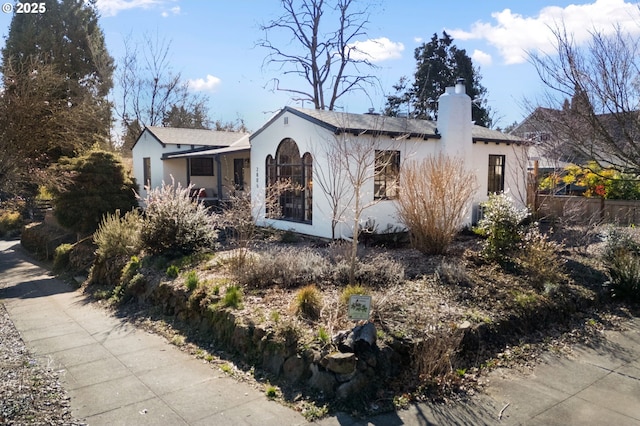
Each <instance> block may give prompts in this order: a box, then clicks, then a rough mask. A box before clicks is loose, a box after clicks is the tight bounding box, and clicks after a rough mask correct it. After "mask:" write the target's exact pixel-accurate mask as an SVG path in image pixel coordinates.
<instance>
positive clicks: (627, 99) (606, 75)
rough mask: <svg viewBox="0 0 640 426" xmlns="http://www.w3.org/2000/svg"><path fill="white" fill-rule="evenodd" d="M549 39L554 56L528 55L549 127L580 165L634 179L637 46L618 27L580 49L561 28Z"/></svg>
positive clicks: (638, 141) (637, 166) (639, 75)
mask: <svg viewBox="0 0 640 426" xmlns="http://www.w3.org/2000/svg"><path fill="white" fill-rule="evenodd" d="M553 34H554V38H555V41H556V43H557V45H556V51H555V52H554V53H553V54H549V55H536V54H530V55H529V58H530V62H531V63H532V64H533V65H534V66H535V67H536V70H537V72H538V75H539V76H540V79H541V80H542V82H543V83H544V85H545V86H546V87H547V89H548V92H547V93H546V94H545V95H546V102H547V103H549V104H550V105H551V107H552V108H553V110H552V111H550V112H549V113H548V114H547V119H548V120H549V123H550V126H552V127H553V129H554V132H555V133H556V134H557V136H558V138H560V140H562V141H563V142H564V143H565V144H566V145H567V146H568V147H570V148H571V150H572V151H573V152H575V153H576V154H577V155H578V157H579V158H580V157H581V158H582V160H583V161H589V160H593V161H596V162H597V163H598V165H600V166H602V167H604V168H607V167H608V168H614V169H617V170H619V171H621V172H624V173H631V174H639V173H640V120H638V118H639V117H638V114H639V106H640V44H639V43H640V42H639V41H638V39H637V38H635V37H634V36H633V35H631V34H629V33H625V32H624V31H623V30H622V29H621V28H620V27H615V28H614V31H613V33H611V34H605V33H604V32H602V31H596V30H594V31H592V32H591V40H590V42H589V43H588V44H587V45H585V46H579V45H578V44H577V43H576V42H575V40H574V39H573V37H572V36H571V35H570V34H568V33H567V30H566V28H564V27H559V28H555V29H554V30H553ZM567 98H569V99H571V101H570V102H569V101H567ZM559 105H563V106H562V107H561V108H559V107H558V106H559Z"/></svg>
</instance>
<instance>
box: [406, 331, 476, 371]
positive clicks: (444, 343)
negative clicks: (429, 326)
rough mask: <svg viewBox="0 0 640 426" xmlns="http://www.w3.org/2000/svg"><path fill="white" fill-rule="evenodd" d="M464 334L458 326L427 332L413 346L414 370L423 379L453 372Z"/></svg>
mask: <svg viewBox="0 0 640 426" xmlns="http://www.w3.org/2000/svg"><path fill="white" fill-rule="evenodd" d="M463 337H464V334H463V333H462V331H461V330H459V329H457V328H451V329H436V330H432V331H430V332H425V334H424V336H423V337H422V338H421V339H418V340H416V343H415V344H414V347H413V354H412V357H411V359H412V360H413V371H414V373H415V374H416V375H417V377H418V378H419V379H420V380H421V381H431V380H436V379H437V378H442V377H446V376H448V375H449V374H451V373H452V372H453V363H454V359H455V356H456V354H457V353H458V350H459V349H460V344H461V342H462V338H463Z"/></svg>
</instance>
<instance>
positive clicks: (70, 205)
mask: <svg viewBox="0 0 640 426" xmlns="http://www.w3.org/2000/svg"><path fill="white" fill-rule="evenodd" d="M53 167H54V171H55V173H57V174H59V175H66V176H68V177H69V181H68V183H66V184H65V185H64V187H62V188H59V187H52V188H49V189H50V190H51V191H52V192H53V194H54V198H53V204H54V214H55V216H56V218H57V219H58V222H60V224H61V225H62V226H64V227H66V228H68V229H71V230H73V231H75V232H79V233H81V234H84V233H89V234H90V233H92V232H94V231H95V230H96V229H97V228H98V225H99V224H100V221H101V220H102V218H103V216H104V215H106V214H108V213H113V212H115V211H116V210H120V211H123V212H126V211H129V210H131V209H133V208H135V207H137V205H138V201H137V199H136V195H135V191H136V190H137V185H136V183H135V181H134V180H133V179H132V178H131V177H130V176H129V175H128V174H127V172H126V170H125V167H124V165H123V163H122V160H121V159H120V158H119V157H118V156H117V155H116V154H114V153H111V152H106V151H101V150H92V151H90V152H88V153H87V154H85V155H82V156H80V157H75V158H66V157H64V158H61V159H60V161H59V163H57V164H56V165H54V166H53Z"/></svg>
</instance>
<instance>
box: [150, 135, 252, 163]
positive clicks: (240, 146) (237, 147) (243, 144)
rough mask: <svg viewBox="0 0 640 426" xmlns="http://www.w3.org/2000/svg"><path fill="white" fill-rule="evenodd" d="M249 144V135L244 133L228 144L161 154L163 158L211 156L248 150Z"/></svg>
mask: <svg viewBox="0 0 640 426" xmlns="http://www.w3.org/2000/svg"><path fill="white" fill-rule="evenodd" d="M250 149H251V145H250V144H249V135H248V134H245V135H244V136H242V137H241V138H240V139H238V140H237V141H235V142H234V143H232V144H231V145H229V146H224V147H215V148H206V149H202V148H200V149H192V150H189V151H180V152H168V153H166V154H163V155H162V159H163V160H169V159H174V158H195V157H211V156H214V155H219V154H230V153H234V152H243V151H247V152H248V151H249V150H250Z"/></svg>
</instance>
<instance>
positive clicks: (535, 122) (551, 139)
mask: <svg viewBox="0 0 640 426" xmlns="http://www.w3.org/2000/svg"><path fill="white" fill-rule="evenodd" d="M561 114H562V111H560V110H556V109H551V108H542V107H538V108H536V109H535V111H533V112H532V113H531V114H529V116H528V117H526V118H525V119H524V120H523V121H522V122H521V123H520V124H518V125H517V126H516V127H515V128H514V129H513V130H511V131H510V132H509V133H510V134H511V135H514V136H516V137H519V138H521V139H524V140H525V141H527V142H528V143H529V145H530V148H529V170H531V171H534V169H535V170H536V172H538V173H539V174H540V176H542V177H544V176H545V175H547V174H549V173H553V172H557V171H558V170H563V169H564V168H565V167H566V166H568V165H569V164H573V163H580V162H584V161H585V159H584V158H582V157H581V156H580V155H578V154H577V153H576V152H575V151H572V150H571V149H570V147H569V146H568V145H567V143H566V141H565V140H564V137H562V136H561V135H562V133H564V132H562V131H561V130H560V129H559V128H557V127H558V124H557V123H559V122H560V115H561Z"/></svg>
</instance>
